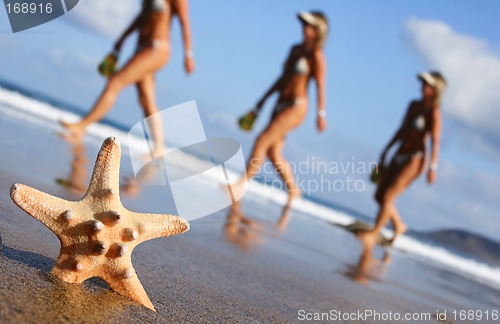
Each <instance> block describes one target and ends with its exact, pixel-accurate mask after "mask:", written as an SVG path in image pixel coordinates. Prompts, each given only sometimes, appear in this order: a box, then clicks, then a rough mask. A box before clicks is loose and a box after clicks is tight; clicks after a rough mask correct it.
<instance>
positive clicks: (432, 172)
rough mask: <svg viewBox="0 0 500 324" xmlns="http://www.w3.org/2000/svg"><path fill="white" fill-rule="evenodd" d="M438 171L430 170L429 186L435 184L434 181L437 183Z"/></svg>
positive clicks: (428, 175)
mask: <svg viewBox="0 0 500 324" xmlns="http://www.w3.org/2000/svg"><path fill="white" fill-rule="evenodd" d="M436 177H437V174H436V171H434V170H431V169H429V172H428V173H427V183H428V184H433V183H434V181H436Z"/></svg>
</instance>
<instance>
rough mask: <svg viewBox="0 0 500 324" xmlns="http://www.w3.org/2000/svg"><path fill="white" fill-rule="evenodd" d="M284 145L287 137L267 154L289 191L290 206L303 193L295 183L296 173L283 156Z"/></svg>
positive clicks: (274, 145)
mask: <svg viewBox="0 0 500 324" xmlns="http://www.w3.org/2000/svg"><path fill="white" fill-rule="evenodd" d="M284 145H285V139H284V138H282V139H281V140H279V141H278V142H276V143H275V144H273V145H272V146H271V147H270V148H269V150H268V152H267V156H268V157H269V159H270V160H271V162H272V163H273V165H274V168H275V169H276V172H277V173H278V174H279V175H280V176H281V179H283V182H284V184H285V187H286V190H287V191H288V201H287V204H286V205H287V206H290V205H291V203H292V201H293V199H294V198H297V197H299V196H300V195H301V191H300V188H299V187H298V186H297V184H296V183H295V180H294V174H293V172H292V170H291V169H290V166H289V164H288V161H287V160H286V159H285V157H284V156H283V146H284Z"/></svg>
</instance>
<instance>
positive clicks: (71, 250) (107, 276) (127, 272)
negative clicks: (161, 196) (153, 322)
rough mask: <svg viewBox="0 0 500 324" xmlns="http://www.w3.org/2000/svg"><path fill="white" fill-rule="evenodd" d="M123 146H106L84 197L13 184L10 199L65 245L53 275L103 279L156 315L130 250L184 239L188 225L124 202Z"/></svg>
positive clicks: (76, 279)
mask: <svg viewBox="0 0 500 324" xmlns="http://www.w3.org/2000/svg"><path fill="white" fill-rule="evenodd" d="M120 154H121V153H120V144H119V142H118V140H117V139H115V138H112V137H110V138H108V139H106V140H105V141H104V143H103V145H102V147H101V150H100V151H99V155H98V156H97V160H96V164H95V167H94V173H93V175H92V179H91V181H90V186H89V189H88V191H87V193H86V194H85V197H84V198H83V199H82V200H80V201H67V200H63V199H60V198H57V197H54V196H51V195H49V194H46V193H43V192H41V191H38V190H36V189H33V188H31V187H28V186H25V185H21V184H15V185H13V186H12V188H11V191H10V195H11V198H12V200H13V201H14V202H15V203H16V204H17V205H18V206H19V207H20V208H21V209H23V210H24V211H25V212H26V213H28V214H29V215H31V216H32V217H34V218H36V219H37V220H39V221H40V222H42V223H43V224H44V225H45V226H47V227H48V228H49V229H50V230H51V231H52V232H54V234H56V235H57V237H58V238H59V240H60V241H61V252H60V253H59V257H58V258H57V261H56V264H55V266H54V268H53V269H52V274H54V275H55V276H57V277H59V278H60V279H62V280H63V281H66V282H69V283H81V282H83V281H84V280H86V279H88V278H91V277H99V278H101V279H103V280H104V281H105V282H106V283H107V284H108V285H109V286H110V287H111V289H113V290H114V291H116V292H118V293H119V294H121V295H124V296H126V297H129V298H131V299H133V300H135V301H137V302H139V303H141V304H143V305H144V306H146V307H148V308H150V309H152V310H155V308H154V306H153V304H152V303H151V301H150V300H149V298H148V296H147V294H146V292H145V291H144V288H143V287H142V285H141V283H140V281H139V279H138V278H137V275H136V273H135V270H134V268H133V266H132V259H131V254H132V250H133V249H134V248H135V246H136V245H138V244H139V243H141V242H144V241H147V240H150V239H153V238H157V237H162V236H170V235H175V234H180V233H183V232H186V231H187V230H189V223H188V222H187V221H186V220H184V219H182V218H180V217H178V216H173V215H158V214H139V213H134V212H131V211H129V210H127V209H125V207H123V205H122V204H121V202H120V196H119V183H118V181H119V173H120Z"/></svg>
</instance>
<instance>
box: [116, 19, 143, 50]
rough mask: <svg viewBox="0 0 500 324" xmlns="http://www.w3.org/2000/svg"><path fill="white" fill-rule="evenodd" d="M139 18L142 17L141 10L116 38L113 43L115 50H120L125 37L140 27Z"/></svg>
mask: <svg viewBox="0 0 500 324" xmlns="http://www.w3.org/2000/svg"><path fill="white" fill-rule="evenodd" d="M141 18H142V12H141V13H140V14H139V15H137V17H135V19H134V20H133V21H132V23H130V25H129V26H128V27H127V29H125V31H124V32H123V34H122V35H121V36H120V38H118V40H117V41H116V43H115V50H117V51H119V50H121V47H122V45H123V42H124V41H125V39H126V38H127V37H128V36H129V35H130V34H132V32H134V31H135V30H136V29H138V28H139V27H140V25H141Z"/></svg>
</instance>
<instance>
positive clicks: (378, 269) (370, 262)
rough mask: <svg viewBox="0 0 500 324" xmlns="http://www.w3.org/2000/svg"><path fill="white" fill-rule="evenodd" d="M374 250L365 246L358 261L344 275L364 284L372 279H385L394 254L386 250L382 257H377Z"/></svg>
mask: <svg viewBox="0 0 500 324" xmlns="http://www.w3.org/2000/svg"><path fill="white" fill-rule="evenodd" d="M373 250H374V249H372V248H364V249H363V250H362V251H361V255H360V257H359V260H358V263H357V264H356V265H355V266H351V267H350V269H349V270H347V271H346V272H345V273H344V275H345V276H346V277H347V278H349V279H352V280H354V281H357V282H359V283H361V284H363V285H368V284H369V283H370V281H383V280H384V277H385V275H386V273H387V269H388V266H389V265H390V264H391V262H392V256H391V254H390V252H389V251H385V252H384V254H383V256H382V258H381V259H376V258H374V257H373Z"/></svg>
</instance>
